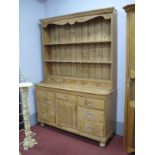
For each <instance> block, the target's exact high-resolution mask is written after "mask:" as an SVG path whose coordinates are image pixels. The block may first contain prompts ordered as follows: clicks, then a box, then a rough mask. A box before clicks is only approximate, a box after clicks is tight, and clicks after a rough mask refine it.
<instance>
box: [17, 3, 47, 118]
mask: <svg viewBox="0 0 155 155" xmlns="http://www.w3.org/2000/svg"><path fill="white" fill-rule="evenodd" d="M19 2H20V3H19V27H20V29H19V52H20V53H19V55H20V66H19V67H20V73H21V74H24V75H25V77H26V79H27V80H29V81H31V82H33V83H38V82H40V81H41V80H42V78H43V76H42V64H41V59H42V51H41V31H40V27H39V19H40V18H45V5H44V1H41V0H20V1H19ZM28 100H29V107H30V115H31V114H33V113H35V111H36V110H35V96H34V88H33V87H32V88H31V89H30V91H29V98H28Z"/></svg>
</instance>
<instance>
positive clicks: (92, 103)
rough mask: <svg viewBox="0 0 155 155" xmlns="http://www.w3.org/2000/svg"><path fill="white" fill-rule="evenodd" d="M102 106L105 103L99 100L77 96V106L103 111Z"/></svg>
mask: <svg viewBox="0 0 155 155" xmlns="http://www.w3.org/2000/svg"><path fill="white" fill-rule="evenodd" d="M104 104H105V101H104V100H101V99H94V98H87V97H81V96H78V106H82V107H88V108H93V109H98V110H103V109H104Z"/></svg>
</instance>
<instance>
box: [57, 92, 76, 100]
mask: <svg viewBox="0 0 155 155" xmlns="http://www.w3.org/2000/svg"><path fill="white" fill-rule="evenodd" d="M56 99H59V100H64V101H75V102H76V96H75V95H68V94H63V93H56Z"/></svg>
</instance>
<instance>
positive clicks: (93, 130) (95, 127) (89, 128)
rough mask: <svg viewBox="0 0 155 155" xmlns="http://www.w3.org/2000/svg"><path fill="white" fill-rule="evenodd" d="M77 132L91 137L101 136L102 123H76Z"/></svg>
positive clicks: (102, 130)
mask: <svg viewBox="0 0 155 155" xmlns="http://www.w3.org/2000/svg"><path fill="white" fill-rule="evenodd" d="M77 126H78V130H79V131H80V132H84V133H87V134H89V135H93V136H97V137H98V136H103V133H104V128H103V124H102V123H96V122H92V121H87V120H83V121H78V125H77Z"/></svg>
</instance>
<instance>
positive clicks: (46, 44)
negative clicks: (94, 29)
mask: <svg viewBox="0 0 155 155" xmlns="http://www.w3.org/2000/svg"><path fill="white" fill-rule="evenodd" d="M97 43H111V40H103V41H86V42H62V43H51V42H47V43H43V45H45V46H51V45H71V44H73V45H74V44H97Z"/></svg>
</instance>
